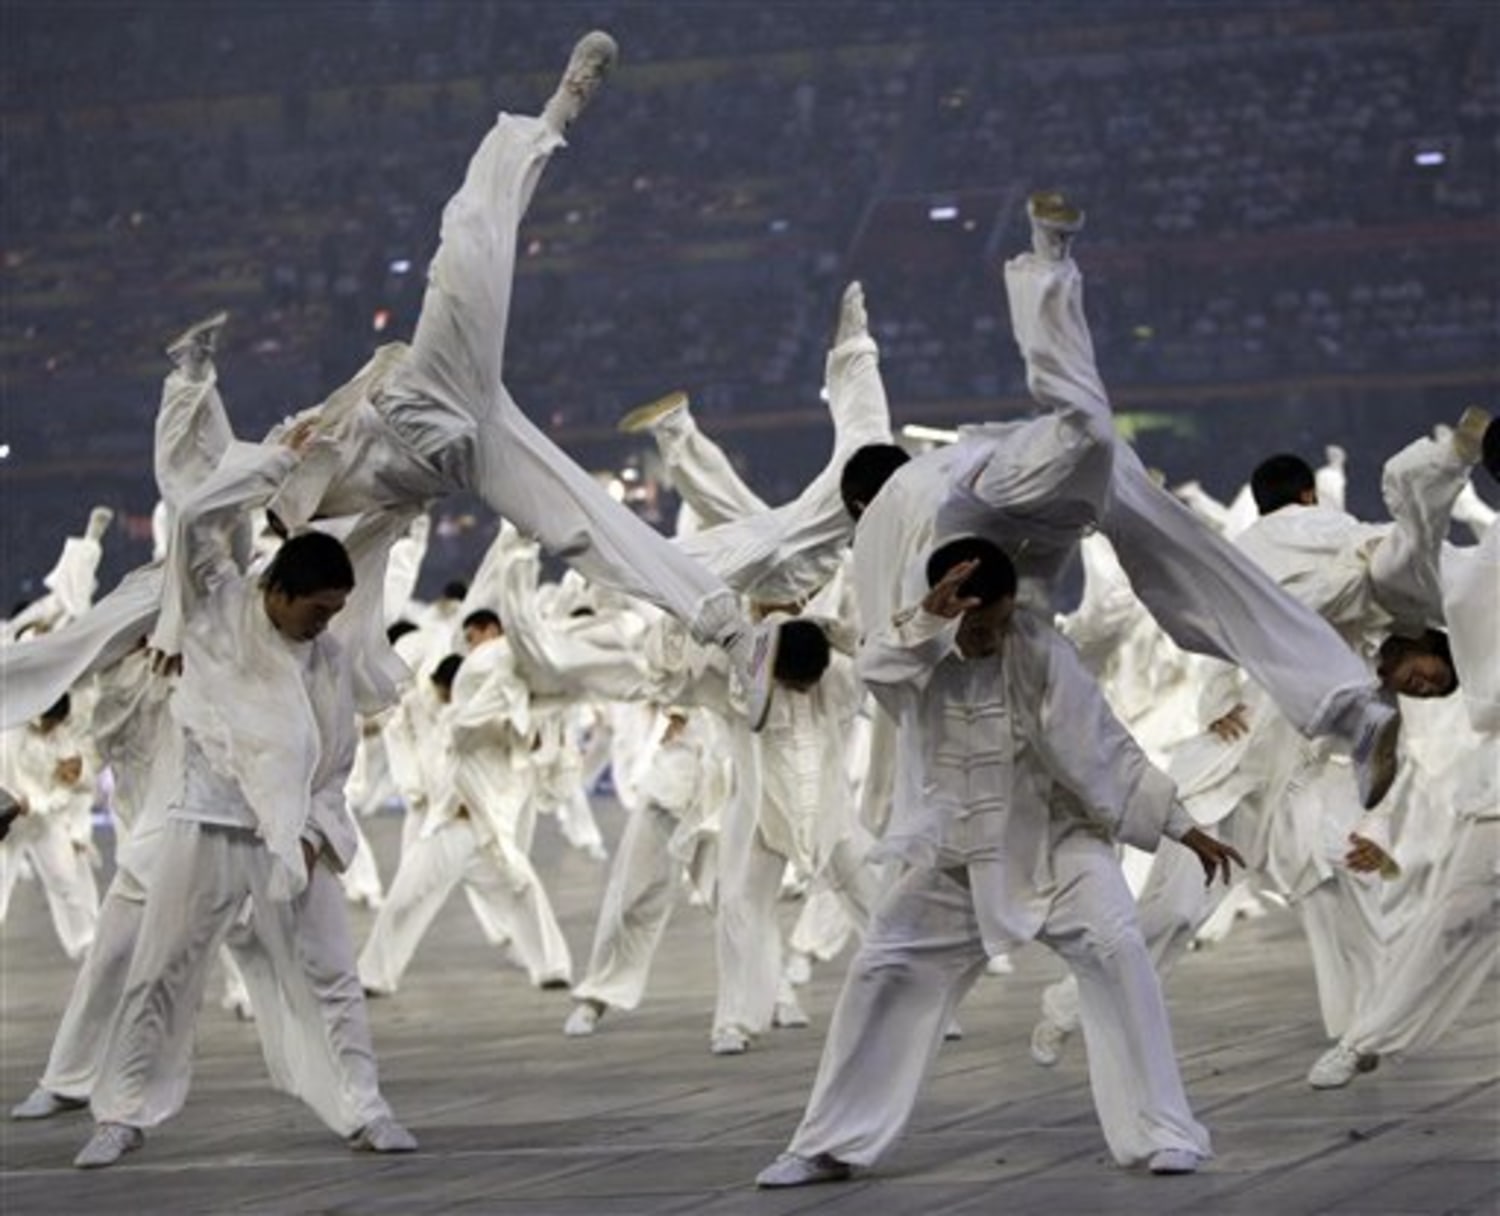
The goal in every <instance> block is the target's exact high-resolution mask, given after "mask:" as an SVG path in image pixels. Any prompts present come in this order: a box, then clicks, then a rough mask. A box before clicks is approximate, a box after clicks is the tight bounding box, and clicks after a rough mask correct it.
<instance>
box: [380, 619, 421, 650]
mask: <svg viewBox="0 0 1500 1216" xmlns="http://www.w3.org/2000/svg"><path fill="white" fill-rule="evenodd" d="M416 631H417V627H416V626H415V625H413V624H412V623H411V622H410V621H408V620H407V619H406V618H405V617H402V618H401V619H400V620H399V621H392V622H391V623H390V624H389V625H387V626H386V630H385V640H386V641H387V642H389V643H390V644H391V645H392V646H394V645H395V644H396V643H397V642H399V641H400V640H401V639H402V638H404V637H405V636H406V635H407V634H408V633H416Z"/></svg>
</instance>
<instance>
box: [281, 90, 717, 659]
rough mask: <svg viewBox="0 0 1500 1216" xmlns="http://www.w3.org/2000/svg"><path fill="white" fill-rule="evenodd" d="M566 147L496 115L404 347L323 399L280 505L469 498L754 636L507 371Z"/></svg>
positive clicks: (563, 548) (581, 564) (701, 634)
mask: <svg viewBox="0 0 1500 1216" xmlns="http://www.w3.org/2000/svg"><path fill="white" fill-rule="evenodd" d="M563 142H564V141H563V139H562V137H561V136H560V135H558V134H557V133H556V132H555V131H554V130H553V129H552V128H551V127H550V126H549V125H548V124H547V123H545V122H544V121H543V120H541V119H539V118H529V117H523V116H517V115H511V114H502V115H500V117H499V119H498V120H497V122H496V123H495V126H494V127H493V128H492V129H491V130H490V132H489V133H488V134H487V135H486V136H485V138H484V140H483V141H482V142H481V144H480V146H479V148H478V150H477V151H476V152H475V154H474V156H473V158H472V159H471V160H470V162H469V166H468V171H467V174H466V176H465V179H464V182H463V185H462V186H461V187H460V188H459V191H458V193H457V194H455V195H454V196H453V197H452V198H451V199H450V200H449V201H448V204H447V206H446V207H445V208H444V211H443V220H442V232H441V237H440V241H439V245H438V250H437V253H436V254H435V255H434V257H433V260H432V263H431V265H430V267H429V270H428V285H427V292H426V295H425V297H424V299H423V303H422V311H421V316H420V317H419V319H418V322H417V328H416V333H415V335H414V337H413V339H412V343H411V346H410V348H400V347H385V348H382V351H381V352H379V353H377V356H376V359H375V360H373V361H372V363H371V364H370V365H369V366H368V367H367V368H366V369H365V370H364V371H363V372H361V374H360V375H359V376H357V377H356V379H355V380H354V381H353V382H351V383H350V384H348V385H346V386H345V387H344V388H343V389H341V390H339V392H338V393H336V394H335V395H334V397H333V398H330V400H329V401H328V402H327V403H325V404H324V405H323V406H322V407H319V409H320V413H321V417H322V424H321V425H322V427H323V428H324V434H323V437H322V438H321V439H320V440H319V441H317V442H316V443H315V444H314V455H313V459H311V460H308V461H306V462H304V464H303V466H302V468H301V469H300V470H299V473H298V475H297V477H296V478H295V479H294V480H293V481H291V482H289V483H288V484H287V485H286V486H284V487H283V490H282V493H281V494H280V495H279V496H278V499H277V502H276V503H275V504H273V505H275V507H276V509H277V510H278V513H279V514H280V515H281V517H282V518H283V519H284V520H285V521H286V522H287V523H288V524H290V525H293V526H295V525H297V524H300V523H302V522H304V521H305V520H307V519H310V518H312V517H313V515H314V514H322V515H357V514H361V513H364V512H367V511H370V510H374V509H379V508H401V509H410V508H412V507H413V506H414V505H415V504H420V503H423V502H425V501H428V500H430V499H434V498H437V497H440V496H442V495H446V494H450V493H455V492H465V491H471V492H474V493H477V494H479V495H480V496H481V497H482V498H483V499H484V500H485V502H486V503H488V504H489V505H490V506H491V507H492V508H493V509H494V510H495V511H496V512H498V513H499V514H500V515H502V516H504V517H505V518H506V519H509V520H510V521H511V522H513V523H514V524H515V525H516V527H518V528H519V529H520V530H521V531H522V532H524V533H526V534H527V535H529V536H531V537H534V538H535V539H537V540H538V541H540V542H541V544H542V545H543V546H544V547H545V548H546V549H547V550H548V551H549V552H551V553H553V554H555V555H557V556H558V557H561V558H563V559H564V560H565V561H567V562H568V563H569V564H570V565H572V566H574V567H575V568H577V569H578V570H580V571H581V572H582V573H584V574H585V575H586V576H587V577H588V578H589V579H590V580H591V581H594V582H597V583H600V584H603V585H607V586H611V587H615V588H618V589H620V590H622V591H625V592H627V593H628V594H630V595H633V596H636V597H639V598H641V599H644V600H647V601H648V602H650V603H653V604H656V605H658V606H660V607H662V608H664V609H665V610H667V611H668V612H670V613H671V614H672V615H674V616H675V617H677V618H678V619H679V620H682V621H684V622H687V623H688V624H689V625H690V626H691V628H692V630H693V633H694V636H695V637H696V638H698V639H699V640H700V641H705V642H708V641H727V640H728V639H729V638H730V637H732V636H734V635H736V634H738V633H740V632H742V631H743V629H744V624H743V621H742V620H741V618H740V616H739V612H738V607H737V605H736V604H735V602H734V598H733V595H732V593H730V592H729V591H728V589H727V588H726V587H724V586H723V584H722V583H721V582H720V581H719V580H718V579H716V578H715V577H714V576H713V575H711V574H710V573H709V572H708V571H707V570H705V569H703V567H702V566H700V565H699V564H698V563H696V562H694V561H693V560H692V559H691V558H689V557H688V556H687V555H686V554H685V553H683V552H682V551H681V550H680V549H676V548H674V547H673V546H672V545H671V544H670V543H669V542H668V541H667V540H666V538H665V537H663V536H661V535H660V534H659V533H658V532H656V531H655V530H653V529H652V528H651V527H650V526H649V525H648V524H646V523H645V522H644V521H642V520H641V519H639V518H638V517H637V516H636V515H634V514H633V513H632V512H631V511H629V510H628V509H626V508H625V507H623V506H622V505H621V504H619V503H617V502H615V501H614V500H613V499H612V498H610V497H609V495H608V494H607V493H606V492H605V490H604V488H603V487H602V486H600V485H599V483H598V482H596V481H595V480H594V478H592V477H591V476H590V475H589V474H588V473H586V472H585V471H584V470H583V469H582V468H580V467H579V466H578V465H577V464H576V463H574V462H573V461H572V460H571V459H570V458H569V457H568V456H567V455H566V454H565V453H564V452H562V451H561V450H560V449H559V448H558V447H557V446H556V445H555V444H554V443H553V442H552V441H551V440H550V439H548V438H547V437H546V436H545V435H544V434H543V433H542V431H541V430H540V429H539V428H537V427H536V426H535V425H534V424H533V423H532V422H531V421H530V419H528V418H527V417H526V416H525V415H524V414H523V413H522V412H521V409H520V407H519V406H518V405H517V404H516V403H515V401H514V400H513V399H512V398H511V396H510V393H509V391H508V390H507V389H506V387H505V384H504V382H503V380H502V378H501V377H502V366H503V361H504V353H505V337H506V326H507V321H508V318H509V312H510V303H511V287H512V279H513V277H514V273H515V262H516V229H517V226H518V225H519V223H520V221H521V218H522V216H523V215H524V213H525V211H526V208H527V206H528V204H529V203H530V201H531V196H532V194H533V192H534V191H535V189H536V185H537V182H538V181H539V179H540V177H541V174H542V171H543V169H544V168H545V166H546V164H547V161H548V160H549V159H550V157H551V155H552V153H553V151H554V150H555V149H556V148H558V147H559V146H561V145H562V143H563ZM403 527H404V524H403ZM350 547H351V549H353V548H354V546H353V544H351V546H350Z"/></svg>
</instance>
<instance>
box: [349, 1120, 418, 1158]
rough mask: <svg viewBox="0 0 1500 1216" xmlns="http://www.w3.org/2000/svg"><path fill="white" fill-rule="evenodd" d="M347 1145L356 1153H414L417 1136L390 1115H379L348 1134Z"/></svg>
mask: <svg viewBox="0 0 1500 1216" xmlns="http://www.w3.org/2000/svg"><path fill="white" fill-rule="evenodd" d="M349 1147H350V1148H351V1149H353V1150H354V1151H355V1152H356V1153H414V1152H416V1151H417V1138H416V1137H415V1136H413V1135H412V1134H411V1133H410V1132H409V1131H407V1130H406V1128H404V1127H402V1126H401V1124H399V1123H397V1122H396V1120H395V1119H394V1118H392V1117H391V1116H390V1115H381V1116H380V1118H378V1119H374V1120H372V1121H371V1122H369V1123H366V1124H365V1125H364V1126H363V1127H362V1128H360V1129H359V1131H357V1132H355V1133H354V1135H352V1136H350V1137H349Z"/></svg>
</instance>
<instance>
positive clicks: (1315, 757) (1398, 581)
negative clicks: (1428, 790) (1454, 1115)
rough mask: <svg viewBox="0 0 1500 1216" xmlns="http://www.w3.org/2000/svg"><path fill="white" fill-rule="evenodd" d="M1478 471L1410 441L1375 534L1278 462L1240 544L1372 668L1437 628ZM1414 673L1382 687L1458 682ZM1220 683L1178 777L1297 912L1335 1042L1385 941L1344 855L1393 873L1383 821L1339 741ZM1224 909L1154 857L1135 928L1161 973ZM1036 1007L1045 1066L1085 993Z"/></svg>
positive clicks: (1394, 675)
mask: <svg viewBox="0 0 1500 1216" xmlns="http://www.w3.org/2000/svg"><path fill="white" fill-rule="evenodd" d="M1469 463H1470V462H1469V461H1468V460H1466V459H1464V458H1462V457H1461V456H1460V454H1459V453H1458V451H1457V449H1456V448H1455V446H1454V445H1453V444H1452V443H1451V442H1444V443H1438V442H1436V441H1433V440H1429V439H1419V440H1417V441H1416V442H1415V443H1413V444H1410V445H1408V447H1407V448H1405V449H1403V450H1402V451H1401V452H1400V453H1398V454H1397V455H1396V456H1393V457H1392V458H1391V460H1390V461H1389V462H1388V463H1387V465H1386V469H1385V475H1384V478H1383V482H1384V486H1385V490H1386V498H1387V503H1388V505H1389V507H1390V509H1391V512H1392V514H1393V516H1394V522H1392V523H1389V524H1381V525H1373V524H1362V523H1360V522H1359V521H1357V520H1356V519H1354V518H1353V517H1352V516H1350V515H1348V514H1346V513H1345V512H1343V511H1340V510H1336V509H1334V508H1332V507H1327V506H1324V505H1322V504H1320V503H1319V502H1318V500H1317V488H1316V484H1317V481H1316V476H1315V474H1314V472H1313V470H1312V468H1311V467H1310V466H1308V465H1307V464H1306V463H1305V462H1304V461H1302V460H1301V459H1300V458H1298V457H1295V456H1289V455H1283V456H1277V457H1272V458H1271V459H1269V460H1267V461H1264V462H1262V463H1261V465H1259V466H1258V467H1257V468H1256V471H1255V474H1254V476H1253V477H1252V479H1251V484H1252V488H1253V494H1254V497H1255V500H1256V502H1257V504H1258V507H1259V509H1260V510H1261V512H1262V514H1261V516H1260V518H1259V519H1258V520H1257V522H1256V523H1255V524H1253V525H1252V526H1250V527H1248V528H1246V529H1244V530H1243V531H1242V532H1241V533H1240V534H1239V536H1238V537H1237V540H1236V544H1237V545H1239V546H1241V547H1242V548H1243V549H1244V550H1245V551H1246V552H1247V553H1248V554H1250V555H1251V556H1252V557H1253V558H1254V559H1255V560H1256V562H1257V563H1258V564H1259V565H1261V566H1262V567H1263V568H1264V569H1265V570H1266V571H1267V572H1268V573H1270V574H1271V575H1272V576H1273V577H1274V578H1275V579H1276V581H1277V583H1278V584H1279V585H1280V586H1282V587H1284V588H1285V589H1286V590H1287V592H1288V593H1289V594H1291V595H1293V596H1295V597H1296V598H1297V599H1298V600H1299V601H1300V602H1302V603H1304V604H1306V605H1307V606H1308V607H1309V608H1311V609H1313V610H1314V611H1316V612H1318V613H1319V614H1320V615H1322V616H1323V617H1324V618H1325V619H1326V620H1328V622H1329V623H1330V624H1331V625H1332V626H1333V627H1334V628H1336V629H1337V630H1338V631H1339V634H1340V636H1341V637H1342V638H1343V639H1344V641H1345V643H1346V645H1347V646H1348V647H1349V648H1350V649H1351V650H1352V651H1354V652H1356V653H1359V654H1361V655H1364V656H1366V661H1368V662H1369V663H1370V664H1371V667H1372V669H1373V668H1374V667H1375V657H1376V649H1377V646H1378V644H1379V643H1380V641H1381V639H1383V638H1384V637H1385V636H1386V635H1387V634H1388V633H1389V632H1390V630H1391V629H1392V628H1394V627H1398V626H1404V627H1405V628H1408V629H1415V630H1420V629H1421V628H1422V627H1423V626H1424V625H1425V624H1426V623H1427V622H1428V621H1431V620H1436V619H1440V617H1441V605H1440V603H1439V595H1438V588H1437V561H1438V554H1439V552H1440V548H1441V544H1442V536H1443V534H1444V533H1445V532H1446V531H1447V522H1448V511H1449V509H1450V507H1451V504H1452V502H1453V500H1454V498H1455V497H1456V496H1457V493H1458V489H1459V487H1460V486H1461V485H1462V484H1463V483H1464V482H1465V481H1466V479H1467V473H1468V468H1469ZM1407 666H1409V664H1407V665H1403V666H1402V670H1401V672H1400V673H1398V672H1397V671H1396V670H1394V668H1391V669H1389V670H1386V671H1385V672H1384V674H1383V675H1381V676H1380V677H1379V678H1380V679H1381V682H1382V683H1383V684H1385V685H1387V686H1388V687H1390V688H1391V689H1392V690H1393V691H1397V690H1399V691H1403V692H1406V693H1408V694H1410V695H1422V696H1431V695H1443V694H1446V693H1447V692H1450V691H1451V690H1452V684H1451V680H1443V681H1439V682H1437V683H1434V684H1432V685H1430V686H1429V685H1428V684H1427V683H1426V682H1425V681H1423V680H1421V679H1420V678H1418V677H1417V676H1414V675H1412V674H1408V673H1407ZM1449 675H1450V676H1451V671H1450V672H1449ZM1225 680H1226V683H1227V685H1228V687H1230V688H1231V689H1232V690H1233V691H1229V692H1219V691H1215V690H1210V691H1209V692H1207V693H1206V694H1205V699H1206V701H1207V702H1208V703H1209V704H1217V708H1215V709H1213V710H1211V711H1210V714H1211V716H1212V717H1213V722H1212V725H1211V726H1210V728H1209V729H1210V731H1211V732H1212V733H1213V734H1214V735H1216V736H1217V737H1218V739H1220V740H1222V742H1215V741H1214V740H1213V739H1211V738H1209V737H1206V736H1205V737H1203V738H1201V739H1197V740H1191V741H1189V742H1187V743H1185V744H1184V745H1183V746H1182V747H1181V748H1180V749H1178V751H1177V753H1176V755H1175V756H1174V758H1173V761H1172V766H1171V768H1170V769H1169V771H1170V772H1172V773H1173V775H1174V777H1181V778H1182V779H1183V781H1184V785H1185V791H1186V796H1185V801H1186V804H1187V806H1188V808H1189V810H1190V811H1192V812H1193V814H1194V815H1195V818H1197V819H1198V821H1199V823H1200V825H1204V826H1207V825H1211V824H1212V825H1217V827H1218V830H1219V831H1221V832H1223V833H1225V834H1226V835H1227V836H1228V838H1230V839H1233V840H1234V841H1235V842H1236V843H1237V844H1238V845H1239V847H1240V848H1241V850H1242V851H1243V853H1244V855H1245V857H1246V858H1247V863H1248V865H1249V867H1250V869H1251V870H1252V872H1255V873H1258V874H1262V875H1265V876H1266V877H1267V879H1268V881H1270V882H1271V883H1272V884H1273V886H1274V887H1275V889H1276V890H1277V891H1278V893H1279V894H1280V895H1282V896H1283V897H1285V898H1286V899H1288V900H1290V901H1292V902H1294V903H1295V904H1296V906H1297V909H1298V912H1299V914H1300V916H1301V918H1302V921H1303V925H1304V928H1305V929H1306V932H1307V937H1308V943H1309V946H1310V947H1311V949H1312V953H1313V962H1314V976H1315V978H1316V981H1317V991H1318V996H1319V1005H1320V1010H1321V1013H1322V1016H1323V1021H1324V1029H1325V1031H1326V1033H1327V1034H1328V1035H1329V1037H1330V1038H1334V1039H1337V1038H1338V1037H1339V1036H1340V1035H1341V1034H1342V1033H1343V1032H1344V1031H1345V1029H1346V1028H1347V1027H1348V1025H1349V1022H1350V1019H1351V1017H1352V1014H1353V1008H1354V1005H1355V1002H1356V999H1357V994H1358V993H1360V992H1361V991H1364V990H1366V989H1368V988H1369V986H1370V985H1371V984H1372V983H1373V980H1374V973H1375V968H1376V963H1377V959H1378V957H1379V953H1380V949H1381V939H1382V935H1383V929H1382V927H1381V920H1382V917H1381V911H1380V904H1381V900H1382V891H1381V889H1380V883H1379V881H1378V880H1377V879H1376V878H1375V877H1374V876H1373V875H1371V874H1368V873H1361V872H1358V870H1357V869H1355V868H1351V867H1350V866H1349V865H1348V864H1346V855H1348V854H1349V853H1350V843H1351V840H1350V838H1351V836H1352V837H1357V838H1358V842H1363V843H1362V844H1360V846H1359V847H1361V848H1364V849H1367V850H1370V851H1372V852H1377V853H1378V854H1379V856H1380V859H1381V861H1382V862H1383V863H1384V864H1386V865H1387V866H1390V865H1391V864H1392V863H1391V862H1390V858H1389V851H1390V848H1391V839H1390V832H1389V828H1388V826H1387V824H1388V819H1389V816H1388V815H1387V814H1385V813H1383V812H1367V813H1364V814H1362V813H1361V811H1360V807H1359V799H1358V795H1357V793H1356V790H1355V784H1354V781H1353V778H1352V774H1351V773H1350V771H1349V767H1348V763H1347V759H1346V758H1345V757H1343V756H1340V755H1338V754H1336V751H1335V749H1334V747H1333V744H1332V742H1331V741H1330V740H1328V739H1311V740H1309V739H1304V738H1301V737H1299V736H1298V735H1297V733H1296V732H1295V731H1294V730H1293V728H1292V726H1291V724H1290V723H1288V722H1287V721H1286V719H1285V718H1284V717H1282V715H1280V714H1278V713H1277V712H1276V709H1275V707H1274V706H1273V705H1271V704H1270V702H1269V700H1268V698H1267V697H1266V696H1265V695H1264V692H1263V691H1262V690H1259V689H1252V690H1250V691H1248V692H1243V691H1241V686H1240V683H1239V681H1238V679H1237V678H1236V676H1235V673H1233V672H1226V673H1225ZM1215 753H1221V754H1217V755H1216V754H1215ZM1200 758H1201V759H1203V760H1206V763H1201V762H1200ZM1190 773H1191V774H1192V775H1191V776H1190V775H1189V774H1190ZM1365 868H1367V867H1365ZM1216 906H1217V897H1216V896H1215V895H1214V894H1213V893H1212V892H1211V891H1207V890H1205V889H1204V888H1203V887H1202V886H1201V884H1198V883H1197V882H1195V881H1194V875H1193V872H1192V868H1191V867H1190V866H1184V865H1182V863H1181V859H1180V858H1178V857H1176V856H1174V855H1172V854H1170V853H1169V854H1166V855H1165V856H1162V857H1159V858H1158V859H1157V861H1156V863H1155V865H1154V866H1153V868H1152V872H1151V875H1150V877H1149V878H1148V880H1147V882H1146V885H1145V888H1144V889H1143V890H1142V892H1141V922H1142V928H1143V930H1144V932H1145V935H1146V940H1147V943H1148V946H1149V947H1150V950H1151V953H1152V956H1153V958H1154V959H1155V960H1156V964H1157V967H1158V970H1159V972H1160V973H1161V974H1162V975H1163V977H1165V976H1166V974H1167V973H1168V972H1169V971H1170V970H1171V968H1172V967H1173V966H1175V964H1176V962H1177V961H1178V959H1179V958H1180V957H1181V955H1182V953H1183V952H1184V951H1185V950H1186V949H1187V946H1188V944H1189V942H1190V941H1191V939H1192V936H1193V934H1194V932H1195V931H1196V930H1197V929H1198V927H1199V926H1200V925H1201V924H1203V923H1204V921H1205V920H1206V919H1207V918H1208V916H1209V915H1211V914H1212V913H1213V911H1214V909H1215V907H1216ZM1042 1007H1043V1017H1042V1019H1041V1020H1040V1021H1039V1022H1038V1023H1037V1025H1036V1027H1035V1028H1034V1029H1033V1032H1032V1056H1033V1058H1034V1059H1035V1060H1036V1061H1037V1062H1038V1063H1040V1064H1043V1065H1050V1064H1052V1063H1055V1062H1056V1060H1057V1057H1058V1051H1059V1049H1060V1047H1061V1045H1062V1043H1063V1041H1064V1040H1065V1039H1066V1037H1067V1036H1068V1035H1069V1034H1070V1033H1071V1032H1072V1031H1073V1030H1074V1029H1076V1027H1077V1025H1078V1012H1077V985H1076V983H1075V982H1074V981H1073V980H1072V979H1071V978H1068V979H1064V980H1062V981H1060V982H1059V983H1057V984H1054V985H1052V986H1051V987H1050V988H1049V989H1048V990H1047V992H1046V993H1045V994H1044V996H1043V1000H1042Z"/></svg>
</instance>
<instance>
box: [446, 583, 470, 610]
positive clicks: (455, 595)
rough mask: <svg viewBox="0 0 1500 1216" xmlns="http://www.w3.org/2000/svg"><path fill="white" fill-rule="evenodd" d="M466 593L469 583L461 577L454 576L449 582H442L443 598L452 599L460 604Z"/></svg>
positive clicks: (467, 592)
mask: <svg viewBox="0 0 1500 1216" xmlns="http://www.w3.org/2000/svg"><path fill="white" fill-rule="evenodd" d="M468 594H469V584H468V583H466V582H464V581H463V579H461V578H456V579H454V580H453V581H452V582H450V583H444V584H443V595H442V598H443V599H445V600H452V601H453V602H454V603H455V604H462V603H463V602H464V598H465V597H466V596H467V595H468Z"/></svg>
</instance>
